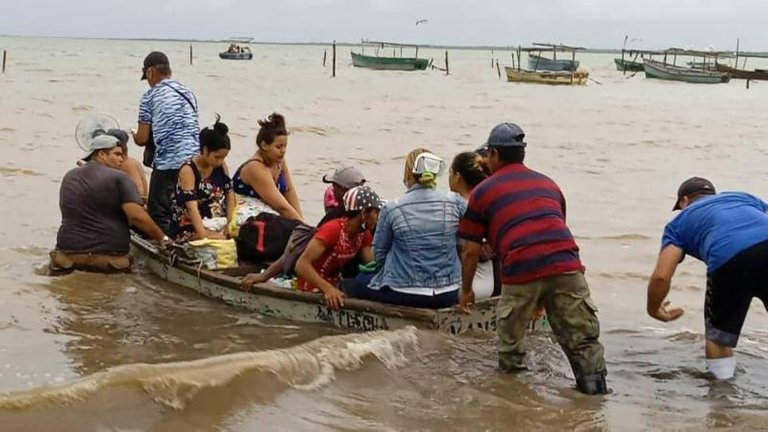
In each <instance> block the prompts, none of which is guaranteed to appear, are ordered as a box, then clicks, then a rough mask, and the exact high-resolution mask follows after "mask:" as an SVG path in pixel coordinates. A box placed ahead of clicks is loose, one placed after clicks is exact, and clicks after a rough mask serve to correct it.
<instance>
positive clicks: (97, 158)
mask: <svg viewBox="0 0 768 432" xmlns="http://www.w3.org/2000/svg"><path fill="white" fill-rule="evenodd" d="M118 143H119V140H118V139H117V138H115V137H114V136H111V135H107V134H106V133H104V132H103V131H101V132H100V133H99V132H97V135H95V136H94V137H93V139H92V140H91V142H90V143H89V150H88V152H87V153H86V154H85V156H84V157H83V160H84V161H85V162H86V163H85V164H83V165H81V166H78V167H77V168H74V169H72V170H70V171H69V172H68V173H67V174H66V175H65V176H64V179H63V180H62V181H61V189H60V192H59V209H60V210H61V226H60V227H59V231H58V234H57V236H56V248H55V250H54V251H53V252H51V255H50V256H51V261H50V264H49V270H50V274H51V275H61V274H67V273H70V272H72V271H74V270H83V271H91V272H99V273H114V272H127V271H130V269H131V257H130V255H129V254H128V250H129V245H130V228H129V225H132V226H134V227H136V228H138V229H139V230H141V231H142V232H144V233H145V234H146V235H147V236H149V237H150V238H152V239H154V240H156V241H158V242H159V243H160V244H161V246H162V247H165V246H167V245H168V244H170V242H171V240H170V239H169V238H168V237H166V235H165V233H163V230H162V229H160V227H159V226H157V224H156V223H155V222H154V221H153V220H152V218H150V217H149V214H148V213H147V211H146V210H145V209H144V202H143V201H142V199H141V196H140V195H139V191H138V190H136V187H135V186H134V184H133V182H132V181H131V179H130V178H129V177H128V176H127V175H126V174H125V173H124V172H122V171H120V170H119V168H120V166H121V165H122V164H123V149H122V148H121V147H120V146H119V145H118Z"/></svg>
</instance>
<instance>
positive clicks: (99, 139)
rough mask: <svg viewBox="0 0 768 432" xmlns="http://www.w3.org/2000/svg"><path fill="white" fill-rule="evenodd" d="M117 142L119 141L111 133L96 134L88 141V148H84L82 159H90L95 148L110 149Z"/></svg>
mask: <svg viewBox="0 0 768 432" xmlns="http://www.w3.org/2000/svg"><path fill="white" fill-rule="evenodd" d="M119 142H120V141H119V140H118V139H117V138H116V137H114V136H112V135H107V134H106V133H101V134H98V135H96V136H95V137H93V139H92V140H91V141H90V142H89V143H88V150H86V152H85V154H84V155H83V157H82V159H83V160H85V161H87V160H89V159H91V156H93V154H94V153H95V152H96V151H97V150H105V149H111V148H113V147H116V146H117V144H118V143H119Z"/></svg>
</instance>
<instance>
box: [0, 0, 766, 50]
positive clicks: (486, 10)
mask: <svg viewBox="0 0 768 432" xmlns="http://www.w3.org/2000/svg"><path fill="white" fill-rule="evenodd" d="M766 16H768V2H766V1H764V0H731V1H729V2H723V1H712V0H644V1H637V0H633V1H621V0H539V1H536V2H531V1H525V2H523V1H517V0H515V1H509V0H507V1H503V0H476V1H471V2H470V1H461V2H459V1H440V0H411V1H406V0H280V1H278V0H273V1H270V2H266V1H261V0H256V1H249V0H192V1H189V0H162V1H157V0H130V1H129V0H112V1H104V0H77V1H73V2H64V1H61V0H25V1H24V2H21V1H19V2H14V4H10V5H6V6H4V11H3V13H2V15H0V32H2V33H6V34H15V35H41V36H71V37H81V36H82V37H130V38H193V39H222V38H226V37H229V36H243V35H247V36H254V37H255V38H256V39H257V40H264V41H281V42H301V41H331V40H334V39H335V40H340V41H350V42H354V41H358V40H360V39H361V38H368V39H384V40H392V41H408V42H417V43H429V44H457V45H517V44H528V43H530V42H532V41H552V42H564V43H571V44H578V45H584V46H588V47H620V46H621V44H622V42H623V39H624V35H626V34H629V35H631V37H632V38H635V39H639V40H642V42H639V41H636V42H635V43H634V45H635V46H636V47H645V48H652V47H657V48H660V47H668V46H683V47H686V46H687V47H692V48H702V49H703V48H706V47H708V46H712V47H714V48H717V49H732V48H733V47H734V46H735V41H736V38H737V37H739V38H741V40H742V47H743V48H745V49H751V50H760V49H768V34H765V33H764V32H763V31H762V26H763V22H762V21H763V20H764V18H765V17H766ZM422 18H423V19H428V20H429V22H428V23H426V24H423V25H419V26H416V25H415V22H416V20H418V19H422Z"/></svg>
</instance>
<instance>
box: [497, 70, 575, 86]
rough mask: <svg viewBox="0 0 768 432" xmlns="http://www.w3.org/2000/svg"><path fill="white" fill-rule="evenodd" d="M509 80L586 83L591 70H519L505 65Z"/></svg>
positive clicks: (532, 82) (567, 83) (535, 82)
mask: <svg viewBox="0 0 768 432" xmlns="http://www.w3.org/2000/svg"><path fill="white" fill-rule="evenodd" d="M504 70H505V71H506V73H507V81H509V82H521V83H531V84H549V85H585V84H586V83H587V79H588V78H589V72H587V71H576V72H573V73H571V72H564V71H559V72H557V71H528V70H518V69H515V68H511V67H508V66H507V67H505V68H504Z"/></svg>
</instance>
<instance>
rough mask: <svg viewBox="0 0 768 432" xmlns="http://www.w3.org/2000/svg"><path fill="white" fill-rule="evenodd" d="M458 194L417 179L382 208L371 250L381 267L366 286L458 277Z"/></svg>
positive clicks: (440, 283) (437, 284)
mask: <svg viewBox="0 0 768 432" xmlns="http://www.w3.org/2000/svg"><path fill="white" fill-rule="evenodd" d="M466 209H467V204H466V202H465V201H464V200H463V199H462V198H461V196H459V195H457V194H455V193H452V192H443V191H439V190H435V189H429V188H427V187H424V186H422V185H415V186H412V187H411V188H409V189H408V191H407V192H406V193H405V195H403V196H401V197H400V198H398V199H396V200H393V201H390V202H388V203H387V204H386V205H385V206H384V208H383V209H382V210H381V214H380V215H379V222H378V224H377V225H376V234H375V235H374V238H373V255H374V258H375V259H376V261H377V262H378V263H379V264H380V265H381V267H380V268H381V270H379V272H378V273H377V274H376V275H375V276H374V277H373V279H372V280H371V283H370V284H369V287H370V288H372V289H378V288H380V287H382V286H389V287H393V288H410V287H420V288H442V287H447V286H449V285H454V284H459V283H461V264H460V263H459V256H458V253H457V252H456V232H457V229H458V225H459V220H460V219H461V217H462V216H463V215H464V212H465V211H466Z"/></svg>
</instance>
